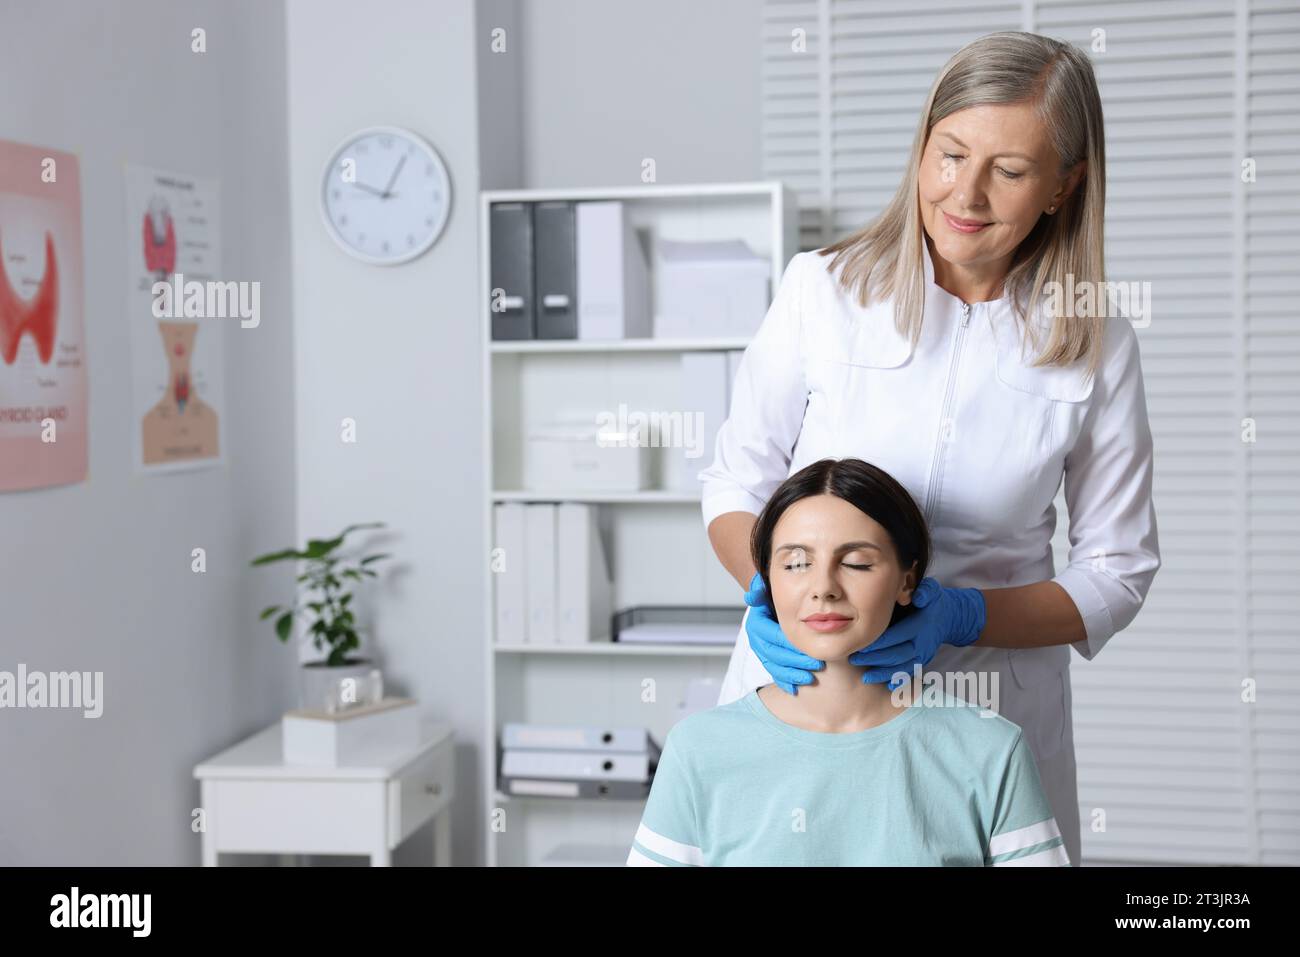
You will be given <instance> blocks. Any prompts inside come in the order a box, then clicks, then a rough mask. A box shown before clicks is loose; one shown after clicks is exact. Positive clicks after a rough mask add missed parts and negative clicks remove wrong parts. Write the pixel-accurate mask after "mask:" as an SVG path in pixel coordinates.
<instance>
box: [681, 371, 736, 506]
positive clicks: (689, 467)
mask: <svg viewBox="0 0 1300 957" xmlns="http://www.w3.org/2000/svg"><path fill="white" fill-rule="evenodd" d="M681 369H682V379H681V381H682V411H683V412H684V413H685V416H684V418H683V426H684V428H683V432H684V433H685V434H686V436H687V437H689V439H690V441H689V442H687V443H684V444H685V445H688V446H691V447H690V448H685V447H679V448H673V449H668V450H666V455H667V458H668V460H669V461H671V462H672V463H673V464H672V468H671V470H670V474H669V475H668V476H666V480H667V481H668V482H669V483H670V487H671V488H676V489H680V490H683V491H699V486H700V482H699V473H700V472H701V471H703V470H704V469H706V468H708V467H709V466H710V465H711V464H712V462H713V455H714V452H715V446H716V445H717V441H718V430H719V429H720V428H721V427H722V423H723V421H725V420H726V418H727V353H725V352H683V353H682V355H681ZM697 413H698V415H697ZM687 419H689V422H687V421H686V420H687ZM688 452H693V453H698V454H696V455H693V456H692V455H688V454H687V453H688Z"/></svg>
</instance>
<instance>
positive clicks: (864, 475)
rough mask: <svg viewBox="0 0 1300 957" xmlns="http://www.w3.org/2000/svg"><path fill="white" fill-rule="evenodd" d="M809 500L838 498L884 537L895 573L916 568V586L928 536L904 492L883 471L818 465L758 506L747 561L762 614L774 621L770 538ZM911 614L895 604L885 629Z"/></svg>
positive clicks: (842, 463) (845, 462)
mask: <svg viewBox="0 0 1300 957" xmlns="http://www.w3.org/2000/svg"><path fill="white" fill-rule="evenodd" d="M814 495H834V496H835V497H836V498H842V499H844V501H846V502H848V503H849V504H850V505H852V506H854V507H855V508H857V509H858V511H860V512H862V513H863V514H864V515H866V516H867V517H868V518H870V519H872V520H873V521H875V522H876V523H877V524H878V525H880V526H881V527H882V528H884V530H885V531H886V532H888V533H889V539H890V542H891V544H892V545H893V547H894V556H895V557H896V558H897V559H898V565H899V568H901V569H902V570H903V572H904V573H906V572H907V571H908V570H909V569H910V568H911V567H912V563H913V562H916V584H918V585H919V584H920V583H921V579H922V578H924V577H925V572H926V568H927V566H929V564H930V531H929V529H928V528H927V527H926V524H925V516H924V515H922V514H921V510H920V509H919V508H917V507H916V502H915V501H914V500H913V499H912V496H911V495H909V494H908V491H907V489H905V488H903V486H902V485H901V484H899V482H898V480H897V479H895V478H894V477H893V476H892V475H890V474H889V473H888V472H886V471H885V470H884V469H880V468H877V467H876V466H874V465H872V464H871V463H869V462H864V461H862V459H853V458H849V459H821V460H819V461H817V462H813V463H812V464H811V465H808V466H806V467H804V468H802V469H800V470H799V471H798V472H795V473H794V475H791V476H790V477H789V478H788V479H786V480H785V481H784V482H782V483H781V485H780V486H779V487H778V488H777V490H776V491H775V492H773V493H772V497H771V498H770V499H768V500H767V504H766V505H765V506H763V510H762V512H760V513H759V516H758V520H757V521H755V522H754V529H753V531H752V532H751V533H750V536H749V552H750V557H752V558H753V560H754V564H755V565H756V566H758V573H759V574H760V575H761V576H762V577H763V585H764V586H765V587H766V588H767V594H768V610H769V611H770V612H771V614H772V617H773V618H774V619H775V618H776V608H775V607H773V605H772V598H771V596H772V582H771V580H770V578H769V577H768V566H769V565H770V564H771V561H772V533H773V532H774V531H775V530H776V523H777V522H778V521H780V519H781V516H782V515H783V514H784V513H785V510H786V509H788V508H789V507H790V506H791V505H793V504H794V503H795V502H797V501H799V500H800V499H804V498H811V497H812V496H814ZM915 610H916V609H915V607H914V606H912V605H898V604H895V606H894V614H893V616H892V617H891V618H890V619H889V623H890V624H891V625H893V624H894V623H896V622H898V621H901V620H902V619H904V618H906V617H907V616H908V615H910V614H912V612H913V611H915Z"/></svg>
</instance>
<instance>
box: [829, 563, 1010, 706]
mask: <svg viewBox="0 0 1300 957" xmlns="http://www.w3.org/2000/svg"><path fill="white" fill-rule="evenodd" d="M912 604H913V605H915V606H916V609H917V610H916V611H914V612H912V614H910V615H908V616H907V617H906V618H904V619H903V620H901V621H899V622H896V623H895V624H893V625H890V626H889V627H888V628H886V629H885V632H884V634H882V635H881V636H880V637H879V638H877V639H876V640H875V641H873V642H872V643H871V644H869V645H867V647H866V648H863V649H862V650H861V651H855V652H853V654H851V655H849V663H850V664H854V665H866V666H867V670H866V671H865V672H864V673H863V675H862V680H863V682H864V683H866V684H876V683H883V682H888V683H889V690H891V691H893V690H894V689H895V688H897V687H898V686H899V685H901V684H902V683H903V681H904V680H905V679H899V680H898V681H894V680H893V676H894V675H895V674H896V673H897V672H900V671H905V672H907V675H908V678H910V677H911V674H912V668H913V666H915V665H921V666H922V667H924V666H925V665H927V664H929V662H930V659H931V658H933V657H934V655H935V652H937V651H938V650H939V646H940V645H944V644H948V645H958V646H961V645H969V644H972V643H973V642H975V641H976V640H977V639H978V638H979V636H980V632H981V631H983V630H984V624H985V606H984V593H983V592H981V591H980V590H979V589H978V588H944V587H943V586H942V585H940V584H939V583H938V582H937V581H936V580H935V579H933V578H922V579H921V583H920V584H919V585H917V586H916V588H915V590H914V591H913V592H912Z"/></svg>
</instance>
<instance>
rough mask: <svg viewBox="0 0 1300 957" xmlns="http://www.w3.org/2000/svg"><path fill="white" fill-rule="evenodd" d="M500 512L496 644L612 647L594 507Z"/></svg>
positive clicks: (518, 506) (517, 505) (507, 505)
mask: <svg viewBox="0 0 1300 957" xmlns="http://www.w3.org/2000/svg"><path fill="white" fill-rule="evenodd" d="M494 509H495V518H496V547H497V548H498V549H499V550H500V552H499V554H498V555H497V556H496V560H494V562H493V574H492V581H493V584H494V585H495V587H496V625H497V643H498V644H504V645H518V644H533V645H580V644H584V643H586V642H589V641H596V640H608V639H609V620H610V614H611V611H612V608H611V605H612V602H613V587H612V584H611V581H610V573H609V565H608V563H607V561H606V556H605V549H604V546H603V545H602V543H601V539H600V534H599V530H598V528H597V523H596V508H595V506H593V505H588V504H585V503H580V502H561V503H559V504H554V503H546V502H540V503H529V504H524V503H522V502H501V503H498V504H497V505H496V506H495V507H494Z"/></svg>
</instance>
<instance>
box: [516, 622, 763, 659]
mask: <svg viewBox="0 0 1300 957" xmlns="http://www.w3.org/2000/svg"><path fill="white" fill-rule="evenodd" d="M737 627H739V625H737ZM733 647H734V645H681V644H677V645H652V644H639V643H636V642H617V641H589V642H587V643H586V644H585V645H504V644H496V645H493V646H492V648H493V650H495V651H496V652H497V653H498V654H503V655H636V656H640V655H669V656H672V655H676V656H680V657H685V658H709V657H719V658H721V657H724V656H727V655H730V654H731V650H732V648H733Z"/></svg>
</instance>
